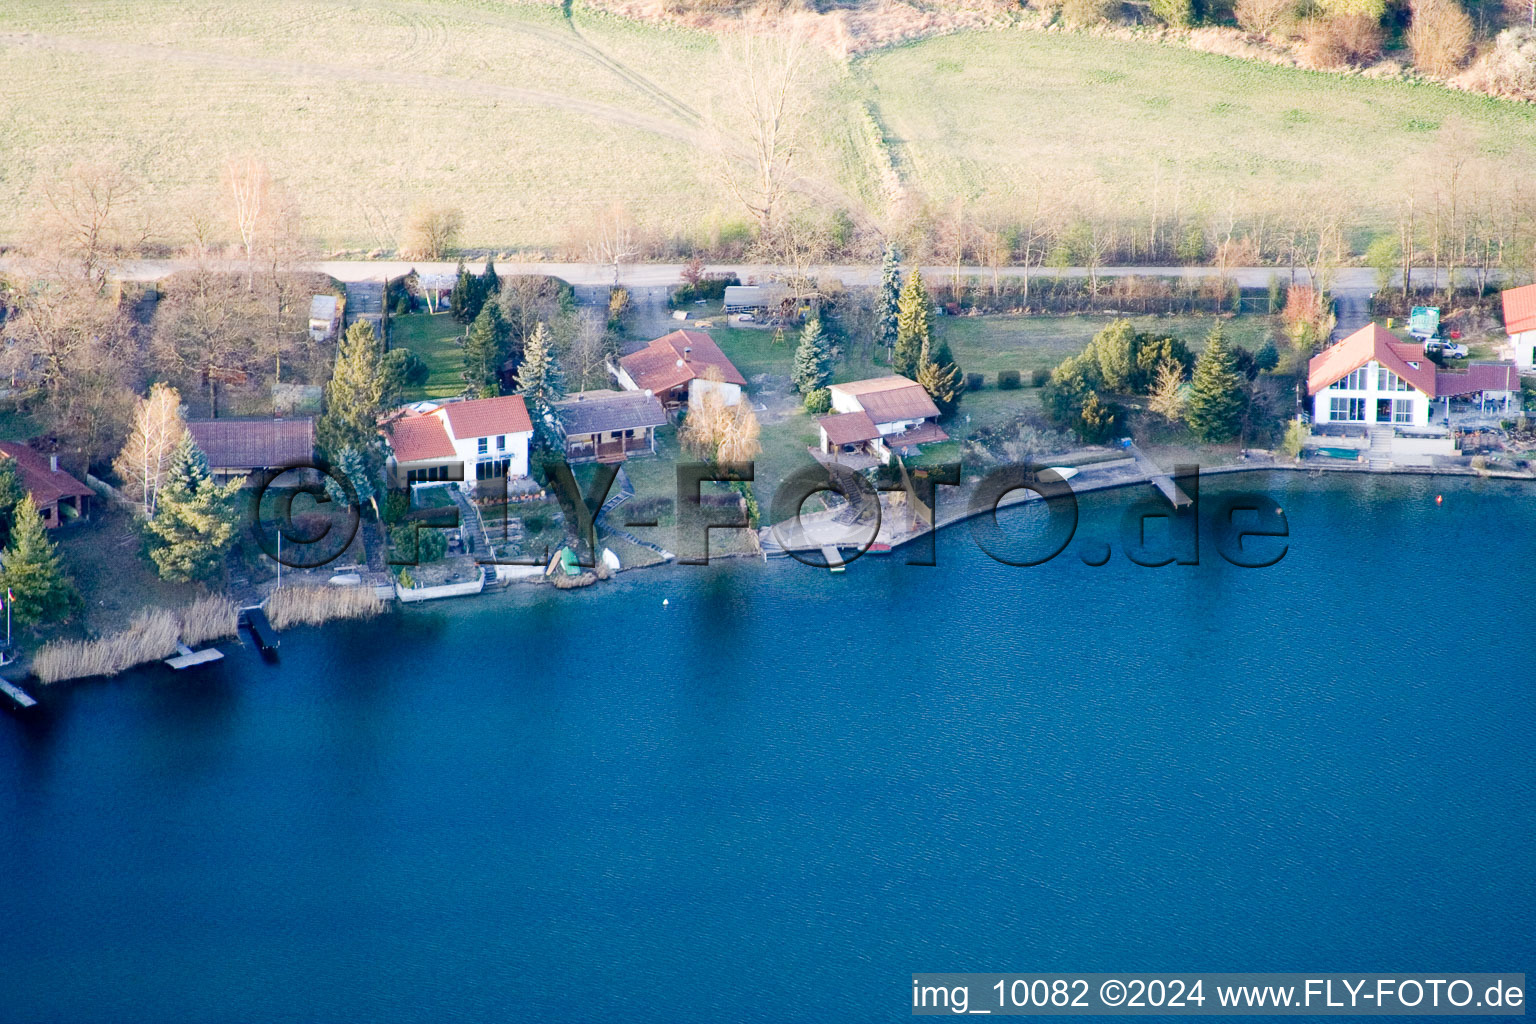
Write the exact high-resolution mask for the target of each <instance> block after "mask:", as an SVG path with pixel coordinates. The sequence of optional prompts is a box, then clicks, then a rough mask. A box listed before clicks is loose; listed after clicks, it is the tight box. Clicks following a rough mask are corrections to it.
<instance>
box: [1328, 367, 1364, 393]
mask: <svg viewBox="0 0 1536 1024" xmlns="http://www.w3.org/2000/svg"><path fill="white" fill-rule="evenodd" d="M1369 379H1370V371H1369V369H1368V368H1367V367H1364V366H1362V367H1360V368H1359V369H1358V370H1351V371H1350V372H1349V373H1346V374H1345V375H1344V376H1342V377H1340V378H1339V379H1338V380H1337V381H1335V382H1334V383H1333V385H1332V386H1333V388H1334V389H1336V390H1338V391H1364V390H1365V389H1366V388H1367V387H1368V386H1369V385H1368V384H1367V383H1366V382H1367V381H1368V380H1369Z"/></svg>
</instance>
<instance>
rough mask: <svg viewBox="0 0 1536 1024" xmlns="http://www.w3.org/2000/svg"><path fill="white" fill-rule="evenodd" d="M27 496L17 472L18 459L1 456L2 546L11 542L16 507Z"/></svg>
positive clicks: (0, 515)
mask: <svg viewBox="0 0 1536 1024" xmlns="http://www.w3.org/2000/svg"><path fill="white" fill-rule="evenodd" d="M26 496H27V489H26V488H25V487H23V486H21V477H20V476H18V475H17V473H16V460H15V459H7V458H4V457H0V548H3V547H5V546H6V545H7V544H9V543H10V542H11V528H12V527H13V526H14V525H15V523H16V508H17V506H19V505H20V504H21V502H22V499H24V498H25V497H26Z"/></svg>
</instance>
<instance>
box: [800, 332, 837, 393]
mask: <svg viewBox="0 0 1536 1024" xmlns="http://www.w3.org/2000/svg"><path fill="white" fill-rule="evenodd" d="M793 375H794V379H795V390H796V391H798V392H800V393H801V394H802V395H808V394H810V393H811V392H812V391H815V390H816V389H817V388H824V387H826V386H827V383H828V382H829V381H831V379H832V346H831V345H830V344H828V342H827V336H826V334H825V333H824V332H823V331H822V329H821V320H820V318H816V319H812V320H808V321H806V324H805V326H804V327H802V328H801V329H800V344H799V345H798V346H796V347H795V363H794V370H793Z"/></svg>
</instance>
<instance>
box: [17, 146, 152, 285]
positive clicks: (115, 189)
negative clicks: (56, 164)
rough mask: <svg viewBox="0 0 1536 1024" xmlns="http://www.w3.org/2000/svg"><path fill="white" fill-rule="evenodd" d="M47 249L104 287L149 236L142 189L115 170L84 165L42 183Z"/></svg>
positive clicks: (43, 224)
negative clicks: (120, 262) (114, 270)
mask: <svg viewBox="0 0 1536 1024" xmlns="http://www.w3.org/2000/svg"><path fill="white" fill-rule="evenodd" d="M42 191H43V199H44V203H45V205H46V207H47V213H46V214H45V216H44V217H43V218H42V219H41V221H40V227H41V228H42V230H43V233H44V237H43V239H42V241H43V245H44V248H45V249H48V250H51V251H53V252H56V253H57V254H58V255H59V256H60V257H62V258H63V259H64V260H65V261H67V262H70V263H73V264H74V265H75V266H77V267H78V268H79V269H80V270H81V272H82V273H83V274H84V276H85V278H86V280H88V281H90V282H91V283H92V284H93V285H95V286H96V287H98V288H100V287H101V286H103V285H104V284H105V283H106V280H107V276H108V274H109V273H110V272H111V269H112V267H113V265H114V264H115V263H116V262H117V261H118V260H120V259H123V258H125V257H127V256H130V255H132V254H133V253H134V252H136V251H137V250H138V248H139V247H140V246H141V245H142V244H143V243H144V240H145V238H146V237H147V236H148V234H149V225H148V220H147V218H146V216H145V213H144V210H143V209H142V207H141V205H140V203H139V187H138V184H137V183H136V182H135V181H133V179H131V178H129V177H128V175H126V174H124V173H123V172H122V171H121V170H119V169H118V168H116V167H112V166H109V165H107V164H88V163H81V164H76V165H75V166H73V167H71V168H70V169H69V170H68V171H67V172H66V173H64V174H62V175H59V176H57V177H50V178H48V179H47V180H46V181H45V183H44V184H43V189H42Z"/></svg>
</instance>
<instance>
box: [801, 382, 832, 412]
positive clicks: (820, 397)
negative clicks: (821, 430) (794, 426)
mask: <svg viewBox="0 0 1536 1024" xmlns="http://www.w3.org/2000/svg"><path fill="white" fill-rule="evenodd" d="M805 411H806V412H808V413H810V414H811V415H812V416H825V415H826V414H827V413H829V412H831V411H832V392H830V391H828V390H827V389H826V388H817V389H816V390H815V391H811V392H809V393H807V394H806V396H805Z"/></svg>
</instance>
